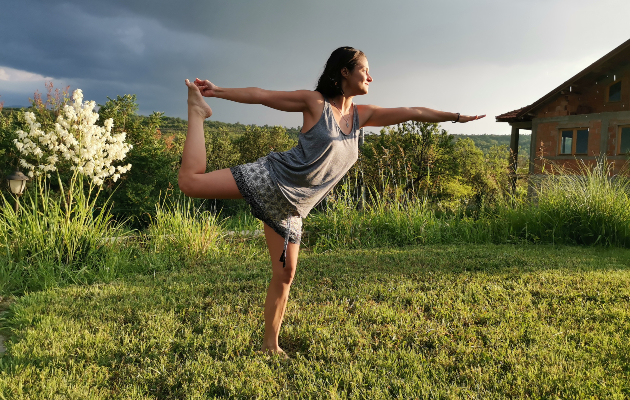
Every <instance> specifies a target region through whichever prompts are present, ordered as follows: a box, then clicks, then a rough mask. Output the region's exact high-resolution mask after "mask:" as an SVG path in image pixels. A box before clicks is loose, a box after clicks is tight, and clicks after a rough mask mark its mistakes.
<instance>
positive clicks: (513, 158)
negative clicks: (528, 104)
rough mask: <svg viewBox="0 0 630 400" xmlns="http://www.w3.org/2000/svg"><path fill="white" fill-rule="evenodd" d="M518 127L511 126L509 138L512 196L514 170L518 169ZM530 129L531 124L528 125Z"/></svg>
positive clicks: (514, 181) (514, 178) (513, 192)
mask: <svg viewBox="0 0 630 400" xmlns="http://www.w3.org/2000/svg"><path fill="white" fill-rule="evenodd" d="M510 125H512V124H510ZM519 129H520V128H519V127H518V126H514V125H512V136H511V137H510V172H511V173H510V184H511V186H512V194H515V193H516V169H517V168H518V133H519V132H518V131H519ZM530 129H531V124H530Z"/></svg>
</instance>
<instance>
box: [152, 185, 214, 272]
mask: <svg viewBox="0 0 630 400" xmlns="http://www.w3.org/2000/svg"><path fill="white" fill-rule="evenodd" d="M223 231H224V228H223V226H222V224H221V222H220V221H219V216H218V215H216V214H212V213H210V212H209V211H201V210H200V209H199V208H196V207H195V206H194V204H193V201H192V199H189V198H184V199H179V200H163V201H162V202H160V203H159V204H157V205H156V213H155V219H154V220H153V221H151V225H150V226H149V228H148V229H147V231H146V234H145V235H144V237H145V238H146V239H148V240H147V244H148V247H149V249H150V251H152V252H155V253H163V254H166V255H168V256H169V257H175V258H177V259H179V260H180V261H181V262H182V263H186V264H195V263H197V262H198V261H200V260H202V259H203V258H205V257H209V256H214V255H218V254H219V253H220V252H221V247H222V243H221V238H222V237H223V236H224V233H223Z"/></svg>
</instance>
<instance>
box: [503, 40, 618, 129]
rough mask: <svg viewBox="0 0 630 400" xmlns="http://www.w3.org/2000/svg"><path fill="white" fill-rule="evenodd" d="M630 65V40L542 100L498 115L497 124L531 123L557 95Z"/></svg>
mask: <svg viewBox="0 0 630 400" xmlns="http://www.w3.org/2000/svg"><path fill="white" fill-rule="evenodd" d="M629 63H630V39H629V40H626V41H625V42H624V43H622V44H621V45H619V46H618V47H617V48H615V49H614V50H612V51H611V52H610V53H608V54H606V55H605V56H603V57H602V58H600V59H599V60H597V61H595V62H594V63H593V64H591V65H589V66H588V67H586V68H585V69H583V70H582V71H581V72H579V73H578V74H577V75H575V76H574V77H572V78H571V79H569V80H568V81H566V82H564V83H563V84H561V85H560V86H558V87H557V88H555V89H553V90H552V91H551V92H549V93H547V94H546V95H544V96H543V97H541V98H540V99H538V100H536V101H535V102H533V103H532V104H530V105H528V106H525V107H522V108H519V109H518V110H514V111H510V112H507V113H504V114H501V115H497V117H496V120H497V122H517V121H531V119H532V117H533V113H532V112H533V111H534V110H535V109H536V108H537V107H539V106H541V105H543V104H545V103H546V102H547V101H549V100H550V99H551V98H552V97H554V96H556V95H557V94H561V93H563V92H565V91H567V92H568V91H570V87H574V86H580V85H582V86H583V85H585V84H588V83H594V82H597V81H598V80H600V79H601V78H603V76H606V75H607V74H611V73H614V72H611V71H614V69H615V68H618V67H619V66H621V65H625V64H629Z"/></svg>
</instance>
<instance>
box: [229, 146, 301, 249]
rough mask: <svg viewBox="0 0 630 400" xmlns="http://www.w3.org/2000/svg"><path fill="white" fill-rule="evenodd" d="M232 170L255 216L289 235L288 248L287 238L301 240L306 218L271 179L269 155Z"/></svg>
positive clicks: (292, 240)
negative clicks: (300, 215) (303, 223)
mask: <svg viewBox="0 0 630 400" xmlns="http://www.w3.org/2000/svg"><path fill="white" fill-rule="evenodd" d="M230 171H231V172H232V176H233V177H234V180H235V181H236V186H238V190H239V191H240V192H241V195H242V196H243V198H244V199H245V201H247V203H248V204H249V206H250V207H251V210H252V214H253V215H254V217H256V218H258V219H259V220H261V221H263V222H264V223H265V224H267V225H269V227H270V228H271V229H273V230H274V231H275V232H276V233H278V234H279V235H280V236H282V237H283V238H285V250H286V242H287V241H290V242H291V243H296V244H298V243H300V240H301V239H302V218H300V217H299V215H298V212H297V210H296V208H295V206H293V205H292V204H291V203H289V201H288V200H287V199H286V197H284V195H283V194H282V192H281V191H280V188H279V187H278V185H276V183H275V182H273V180H272V179H271V176H270V175H269V160H268V159H267V157H266V156H265V157H261V158H259V159H258V160H256V161H254V162H253V163H249V164H243V165H238V166H236V167H233V168H230Z"/></svg>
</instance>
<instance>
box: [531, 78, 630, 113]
mask: <svg viewBox="0 0 630 400" xmlns="http://www.w3.org/2000/svg"><path fill="white" fill-rule="evenodd" d="M613 77H614V75H613V74H612V73H611V74H609V75H608V76H607V77H606V76H602V79H601V80H600V81H598V82H596V83H595V84H589V85H588V86H575V87H572V91H571V92H565V94H558V95H557V96H556V97H554V98H552V99H551V100H550V101H549V102H547V103H546V104H544V105H543V106H541V107H539V108H538V109H537V110H536V116H535V118H553V117H562V116H568V115H583V114H591V113H603V112H619V111H628V110H630V69H629V68H628V67H626V68H624V69H621V70H620V71H618V72H617V80H621V101H616V102H608V101H607V96H608V86H609V85H611V84H612V83H614V82H615V81H613Z"/></svg>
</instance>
